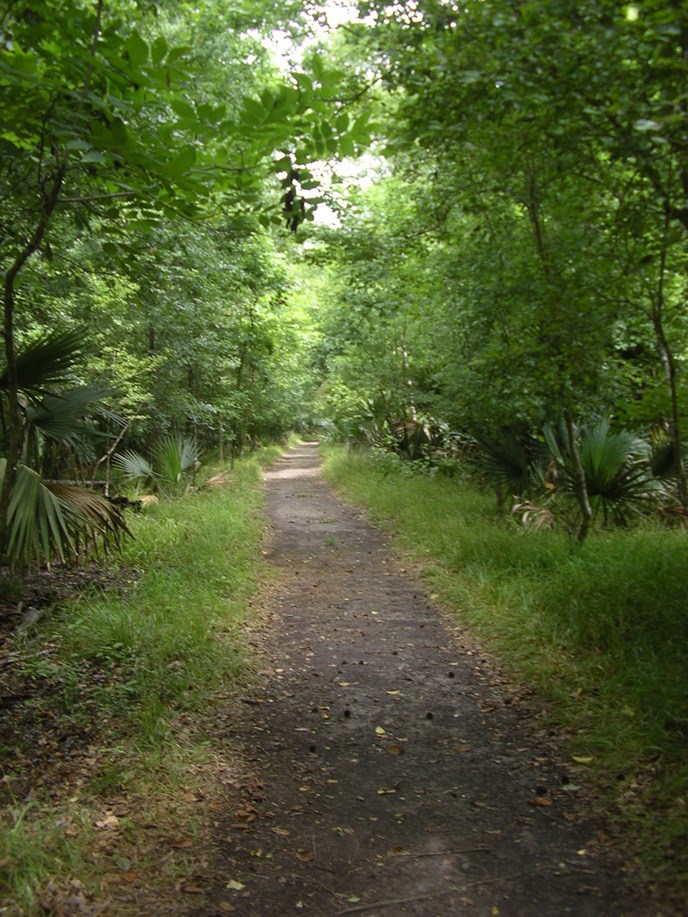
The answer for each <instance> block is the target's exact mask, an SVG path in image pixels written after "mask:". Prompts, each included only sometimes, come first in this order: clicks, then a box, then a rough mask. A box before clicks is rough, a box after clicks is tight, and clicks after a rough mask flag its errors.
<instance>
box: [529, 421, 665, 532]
mask: <svg viewBox="0 0 688 917" xmlns="http://www.w3.org/2000/svg"><path fill="white" fill-rule="evenodd" d="M579 433H580V460H581V465H582V467H583V471H584V473H585V482H586V486H587V492H588V497H589V500H590V505H591V507H592V510H593V515H594V518H595V519H599V518H600V516H601V517H602V520H603V522H605V523H606V522H609V521H612V522H616V523H620V524H625V523H627V522H628V521H629V520H630V519H631V518H632V516H634V515H638V514H640V513H642V512H644V511H647V509H648V508H649V507H650V506H651V504H652V502H653V501H654V500H656V499H657V498H658V496H659V494H660V487H659V484H658V482H657V481H656V480H654V479H653V476H652V470H651V467H650V449H649V446H648V444H647V443H646V442H645V441H644V440H642V439H640V438H639V437H638V436H636V435H634V434H633V433H630V432H628V431H627V430H620V431H618V432H616V433H611V432H610V430H609V421H608V420H606V419H599V420H596V421H594V422H593V423H591V424H589V425H587V426H585V427H583V428H582V429H581V430H580V431H579ZM545 438H546V441H547V445H548V446H549V448H550V450H551V452H552V455H553V456H554V458H555V460H556V462H557V466H558V469H559V474H560V480H561V482H562V485H563V489H564V490H565V491H566V492H567V493H571V494H573V492H574V486H575V471H574V467H573V460H572V457H571V453H570V449H569V447H568V443H567V439H566V436H565V435H564V433H563V431H561V430H557V429H556V428H554V427H547V428H546V429H545Z"/></svg>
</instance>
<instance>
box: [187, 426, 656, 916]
mask: <svg viewBox="0 0 688 917" xmlns="http://www.w3.org/2000/svg"><path fill="white" fill-rule="evenodd" d="M266 480H267V496H268V508H269V514H270V519H271V526H272V538H271V543H270V552H269V554H270V560H271V562H272V564H274V565H275V566H276V567H277V568H278V571H279V583H278V587H277V589H276V591H275V594H274V597H273V600H272V607H271V626H270V628H269V630H268V631H267V632H266V634H265V640H266V644H267V645H266V654H267V659H269V660H270V661H269V663H268V665H267V667H266V669H265V670H264V671H263V672H261V673H260V676H259V677H258V679H257V680H256V682H255V684H254V686H253V688H252V689H251V692H250V693H249V694H248V695H247V696H245V697H244V698H242V702H240V703H239V705H238V706H239V708H240V709H239V711H238V712H237V714H236V716H235V717H234V718H232V719H230V720H229V721H228V720H227V719H226V718H224V717H223V718H222V720H221V722H220V727H219V728H220V730H221V731H223V732H224V736H223V740H224V741H225V742H226V743H227V744H228V745H229V746H231V747H232V748H233V749H234V750H235V751H236V752H237V753H238V754H239V756H240V757H242V758H243V763H244V767H245V768H246V770H247V773H248V774H250V779H249V780H245V781H244V782H243V783H242V784H236V786H235V788H234V789H233V790H232V789H231V788H229V789H228V797H227V800H226V815H221V816H220V817H219V818H218V823H217V841H218V848H219V849H218V853H217V856H216V857H215V861H214V862H213V863H211V864H209V866H210V868H209V870H208V873H210V874H211V875H212V876H213V879H212V882H211V893H210V895H209V897H208V898H207V899H206V903H205V904H204V905H203V906H202V907H201V908H200V909H195V910H194V909H192V908H191V907H190V906H189V908H188V910H186V911H185V913H189V914H191V913H194V914H197V915H206V917H207V915H220V914H229V913H232V914H237V915H260V917H263V915H289V914H299V913H303V914H306V913H308V914H314V915H319V917H328V915H345V914H369V915H384V917H389V915H411V914H412V915H427V917H442V915H458V914H461V915H464V914H465V915H476V917H482V915H502V917H509V915H510V917H529V915H537V917H544V915H547V917H551V915H565V914H572V915H576V917H584V915H590V917H593V915H594V917H599V915H605V917H611V915H626V917H631V915H636V917H641V915H643V917H644V915H660V914H669V913H671V911H669V910H667V909H663V908H662V907H661V906H660V905H658V904H657V903H656V902H654V901H653V900H651V898H650V896H649V894H645V893H644V892H643V891H642V889H639V888H638V887H637V885H636V884H635V882H634V880H633V876H632V870H631V869H630V868H629V867H627V866H626V865H625V863H624V859H623V843H622V841H620V839H619V838H612V840H613V842H612V843H610V829H609V826H608V825H605V824H604V823H603V821H602V818H601V815H600V813H599V812H595V811H594V807H592V806H591V805H590V802H589V794H588V793H587V792H586V788H585V787H584V786H581V787H579V788H576V787H575V786H573V785H572V784H573V782H574V778H573V777H572V775H571V774H570V773H568V772H567V767H566V765H565V764H563V763H562V761H561V760H560V757H559V755H558V751H557V748H558V745H557V741H556V736H552V737H551V738H543V736H542V734H541V731H540V733H539V732H538V730H537V729H536V727H535V723H534V720H533V708H532V703H531V702H526V701H522V700H521V698H520V696H519V693H518V691H514V690H513V689H511V688H509V687H508V686H507V685H505V684H504V679H503V678H501V677H499V675H498V674H497V670H496V669H495V668H494V667H493V666H491V665H490V664H489V663H488V662H487V660H486V659H485V658H484V657H483V656H481V655H480V654H479V653H476V652H475V651H474V650H473V649H472V648H471V644H470V643H469V642H468V640H467V639H464V638H463V636H462V633H461V630H460V629H457V627H456V622H455V621H451V620H449V619H448V617H446V616H445V615H444V614H443V613H442V611H441V610H440V609H438V608H437V607H436V606H434V605H433V604H432V602H431V601H430V599H429V597H427V596H426V595H425V594H424V592H423V589H422V587H421V586H420V585H419V582H418V581H417V580H416V579H415V578H414V576H413V575H412V574H411V573H409V572H407V571H406V570H404V568H403V566H402V565H401V563H400V561H399V560H398V559H396V558H395V556H394V554H393V552H392V551H391V549H390V546H389V544H388V541H387V539H386V538H385V537H384V536H383V535H381V534H380V532H378V531H377V530H376V529H375V528H373V527H372V526H371V525H370V524H369V523H368V522H367V521H366V520H365V518H363V516H362V514H361V513H360V512H359V511H358V510H356V509H354V508H351V507H348V506H345V505H343V504H342V503H341V502H340V501H339V499H337V497H336V496H335V494H334V493H333V492H332V490H331V489H330V488H329V487H328V486H327V485H326V484H325V483H324V481H323V480H322V479H321V477H320V475H319V457H318V449H317V445H316V444H314V443H308V444H305V445H302V446H300V447H298V448H297V449H295V450H293V451H292V452H291V453H289V454H288V455H286V456H285V457H283V458H282V459H281V460H280V461H279V462H278V463H277V464H276V465H274V466H273V467H272V469H271V470H269V471H268V473H267V474H266ZM437 524H438V525H441V524H442V520H441V519H438V520H437ZM579 770H580V768H579V769H578V771H579ZM575 782H576V783H579V784H580V783H581V780H580V774H579V773H578V772H577V773H576V775H575Z"/></svg>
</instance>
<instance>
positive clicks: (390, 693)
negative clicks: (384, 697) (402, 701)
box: [385, 691, 401, 697]
mask: <svg viewBox="0 0 688 917" xmlns="http://www.w3.org/2000/svg"><path fill="white" fill-rule="evenodd" d="M385 694H389V695H390V696H391V697H394V696H395V694H401V691H385Z"/></svg>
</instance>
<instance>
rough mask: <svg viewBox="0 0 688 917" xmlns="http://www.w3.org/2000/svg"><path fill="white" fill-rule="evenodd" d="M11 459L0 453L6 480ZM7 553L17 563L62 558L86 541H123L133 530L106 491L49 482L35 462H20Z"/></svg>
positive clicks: (0, 470) (0, 478) (0, 475)
mask: <svg viewBox="0 0 688 917" xmlns="http://www.w3.org/2000/svg"><path fill="white" fill-rule="evenodd" d="M6 466H7V460H6V459H5V458H2V459H0V486H1V485H2V482H3V480H4V477H5V471H6ZM8 528H9V537H8V546H7V553H8V558H9V560H10V562H11V563H13V564H16V563H25V562H30V561H36V562H43V561H50V560H53V559H54V558H56V557H58V558H59V559H60V560H62V561H66V560H68V559H70V558H74V557H76V556H77V555H78V553H79V546H80V543H81V542H84V541H90V542H93V543H95V542H97V541H101V543H102V544H103V545H104V546H105V547H106V548H107V547H109V546H110V545H111V544H115V545H118V544H119V541H120V539H121V537H122V536H123V535H125V534H130V533H129V530H128V528H127V526H126V523H125V522H124V519H123V517H122V515H121V512H120V511H119V510H118V508H117V507H115V506H114V505H113V504H111V503H110V501H109V500H107V499H106V498H105V497H102V496H100V494H95V493H92V492H91V491H88V490H85V489H83V488H80V487H73V486H69V485H66V484H60V483H47V482H45V481H43V480H42V479H41V477H40V475H39V474H38V473H37V472H35V471H34V470H33V469H32V468H29V467H27V466H26V465H18V466H17V474H16V477H15V480H14V484H13V486H12V491H11V493H10V501H9V508H8Z"/></svg>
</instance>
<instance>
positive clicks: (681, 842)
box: [325, 450, 688, 898]
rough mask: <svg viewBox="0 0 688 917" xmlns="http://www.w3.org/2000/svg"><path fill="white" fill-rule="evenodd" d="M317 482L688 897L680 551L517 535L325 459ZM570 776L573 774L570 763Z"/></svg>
mask: <svg viewBox="0 0 688 917" xmlns="http://www.w3.org/2000/svg"><path fill="white" fill-rule="evenodd" d="M325 474H326V477H327V478H328V479H329V480H330V481H331V482H332V483H334V484H335V485H336V486H337V487H338V488H339V489H340V490H341V491H342V492H343V493H344V494H345V495H346V496H347V497H349V498H350V499H354V500H355V501H357V502H359V503H363V504H364V505H365V506H366V507H367V508H368V510H369V512H370V514H371V516H372V517H373V518H374V519H375V520H376V521H378V522H381V523H383V524H384V525H385V526H386V527H388V528H389V529H391V530H392V531H393V532H394V534H395V535H396V537H397V541H398V544H399V545H400V546H401V547H402V548H403V549H405V550H406V551H407V552H409V553H410V555H411V556H413V557H414V559H415V560H416V561H420V563H421V569H422V575H423V576H424V577H425V578H427V580H428V583H429V585H430V587H431V589H432V590H433V591H434V592H436V593H437V594H438V595H439V596H440V598H441V600H442V601H443V602H444V603H445V604H446V605H447V606H448V607H449V608H451V609H452V611H453V613H454V614H455V615H456V617H457V620H458V622H460V623H461V624H466V625H468V626H469V627H470V629H471V630H472V632H473V633H475V634H477V635H478V636H479V637H480V638H482V639H483V640H484V641H486V643H487V646H488V648H489V649H490V650H491V651H492V652H493V653H494V654H496V655H497V656H498V658H500V659H501V661H502V662H503V663H504V664H505V665H506V666H507V667H509V669H510V670H511V672H512V675H513V676H514V677H515V678H516V679H518V680H519V681H522V682H525V683H528V684H529V685H531V686H533V687H534V688H535V689H536V690H537V692H538V694H539V695H540V697H541V698H542V699H543V700H544V701H545V702H546V705H547V709H548V720H549V722H550V724H552V725H555V726H556V727H558V728H559V729H560V730H562V731H563V732H564V734H565V735H566V736H567V748H568V752H569V754H570V755H571V758H572V759H573V758H574V757H575V758H578V759H582V760H584V761H585V762H587V771H588V773H589V775H590V776H591V777H593V776H594V777H595V778H596V779H597V781H598V782H599V783H600V784H601V785H603V786H605V787H606V792H607V793H608V794H609V796H608V802H609V801H610V800H611V801H613V804H614V806H615V809H616V811H617V813H618V817H619V818H620V819H622V820H623V824H624V827H625V829H626V830H631V831H632V832H633V834H634V836H635V838H636V841H637V849H638V850H639V851H641V854H640V855H641V856H642V857H643V859H644V863H645V866H646V867H647V869H648V870H649V871H650V872H651V873H652V874H653V875H654V877H655V880H656V881H658V882H660V883H661V884H662V885H663V886H664V887H670V888H671V889H673V890H674V891H677V892H678V893H679V894H680V895H683V896H684V898H685V896H686V895H688V858H686V850H688V754H687V749H688V582H687V581H686V560H687V554H688V537H687V535H686V533H685V532H684V531H669V530H666V529H662V528H659V527H651V526H647V527H645V528H638V529H617V530H615V531H608V532H604V533H596V534H595V535H594V536H591V537H590V538H589V539H588V541H587V542H586V543H585V544H584V545H582V546H579V545H578V544H577V543H573V542H572V541H571V540H570V539H569V538H568V537H567V536H566V535H565V534H563V533H553V532H542V531H541V532H531V533H524V532H523V531H522V530H521V529H519V528H518V527H517V526H516V524H515V523H514V522H513V521H512V520H510V519H505V518H501V517H498V516H497V515H496V512H495V508H494V500H493V497H492V496H491V495H485V494H482V493H480V492H478V491H476V490H475V489H474V488H473V487H471V485H470V484H468V483H466V482H464V481H460V480H459V479H458V478H455V479H451V480H450V479H448V478H447V477H444V476H442V477H440V476H438V477H435V478H431V477H428V476H427V475H412V476H409V475H407V474H405V473H403V471H402V472H398V471H396V470H395V469H394V468H393V467H384V468H380V467H376V466H375V464H374V463H373V462H371V461H370V459H369V457H368V456H367V455H366V454H365V453H362V452H345V451H344V450H332V451H330V453H329V457H328V459H327V461H326V465H325ZM571 764H572V767H573V768H574V769H575V767H576V765H575V763H573V760H572V762H571Z"/></svg>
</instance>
